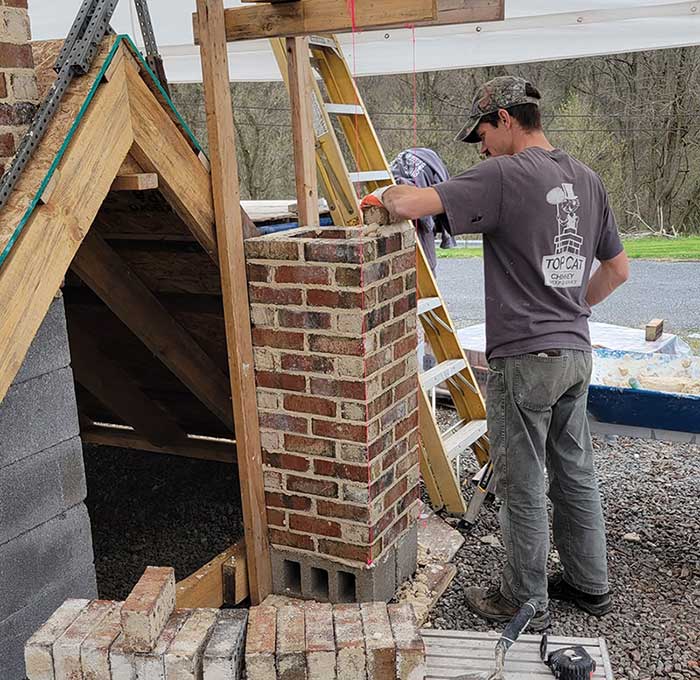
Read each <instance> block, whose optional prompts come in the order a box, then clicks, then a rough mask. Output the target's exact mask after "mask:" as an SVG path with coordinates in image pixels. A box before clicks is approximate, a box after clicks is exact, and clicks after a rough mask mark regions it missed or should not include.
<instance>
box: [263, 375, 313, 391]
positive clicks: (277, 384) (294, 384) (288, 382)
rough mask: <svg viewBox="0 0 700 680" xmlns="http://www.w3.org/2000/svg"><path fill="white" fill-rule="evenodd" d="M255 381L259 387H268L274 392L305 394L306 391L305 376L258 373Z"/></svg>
mask: <svg viewBox="0 0 700 680" xmlns="http://www.w3.org/2000/svg"><path fill="white" fill-rule="evenodd" d="M255 380H256V382H257V384H258V387H267V388H269V389H273V390H289V391H291V392H303V391H304V390H305V389H306V378H305V377H304V376H303V375H291V374H289V373H274V372H273V371H256V373H255Z"/></svg>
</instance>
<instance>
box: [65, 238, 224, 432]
mask: <svg viewBox="0 0 700 680" xmlns="http://www.w3.org/2000/svg"><path fill="white" fill-rule="evenodd" d="M72 269H73V271H74V272H75V273H76V274H77V275H78V276H79V277H80V278H81V279H82V280H83V281H84V282H85V283H86V284H87V285H88V286H89V287H90V288H92V290H93V291H94V292H95V293H96V294H97V295H98V296H99V297H100V298H101V299H102V301H103V302H104V303H105V304H106V305H107V306H108V307H109V308H110V309H111V310H112V311H113V312H114V313H115V314H116V315H117V316H118V317H119V318H120V319H121V320H122V322H123V323H124V324H126V326H128V327H129V329H130V330H131V331H132V332H133V333H134V334H135V335H136V336H137V337H138V338H140V340H141V341H142V342H143V343H144V344H145V345H146V347H148V348H149V349H150V350H151V351H152V352H153V354H155V355H156V357H158V358H159V359H160V360H161V361H162V362H163V364H165V365H166V366H167V367H168V368H169V369H170V370H171V371H172V372H173V373H174V374H175V375H176V376H177V377H178V378H179V379H180V380H181V381H182V383H183V384H184V385H185V387H187V388H188V389H189V390H190V391H191V392H192V393H193V394H194V395H195V396H196V397H197V398H198V399H199V400H200V401H201V402H202V403H203V404H204V405H205V406H206V407H207V408H208V409H209V410H210V411H211V412H212V413H214V414H215V415H216V416H217V417H218V418H219V420H221V422H222V423H224V424H225V425H226V426H227V427H228V428H229V429H231V430H233V418H232V417H231V399H230V392H229V386H228V381H227V380H226V376H225V375H224V374H223V373H222V372H221V371H220V370H219V369H218V367H217V366H216V364H215V363H214V362H213V361H212V359H211V358H210V357H209V356H208V355H207V354H206V353H205V352H204V350H203V349H202V348H201V347H200V346H199V345H198V344H197V343H196V342H195V341H194V340H193V339H192V336H190V335H189V333H187V331H186V330H185V329H184V328H183V327H182V326H181V325H180V324H179V323H178V322H177V321H175V319H173V317H172V316H171V315H170V314H169V313H168V312H167V311H166V309H165V307H163V305H162V304H161V303H160V302H159V301H158V299H157V298H156V297H155V296H154V295H153V293H151V291H150V290H149V289H148V288H147V287H146V286H145V285H144V284H143V283H142V282H141V280H140V279H139V278H138V276H136V274H135V273H134V272H133V271H132V270H131V269H130V268H129V267H128V266H127V264H126V263H125V262H124V260H122V259H121V258H120V257H119V255H117V253H116V252H115V251H114V250H113V249H112V248H110V247H109V246H108V245H107V243H105V241H103V240H102V238H101V237H100V236H99V235H98V234H97V233H96V232H95V231H91V232H90V233H89V234H88V236H87V237H86V238H85V240H84V241H83V245H82V247H81V248H80V250H79V251H78V254H77V255H76V256H75V259H74V260H73V264H72Z"/></svg>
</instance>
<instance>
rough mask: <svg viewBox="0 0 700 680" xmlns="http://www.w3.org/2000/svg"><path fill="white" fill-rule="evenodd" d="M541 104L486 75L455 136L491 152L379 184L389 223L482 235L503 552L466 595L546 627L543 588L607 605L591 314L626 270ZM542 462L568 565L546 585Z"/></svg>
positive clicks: (596, 189)
mask: <svg viewBox="0 0 700 680" xmlns="http://www.w3.org/2000/svg"><path fill="white" fill-rule="evenodd" d="M539 101H540V94H539V92H538V91H537V90H536V89H535V88H534V87H533V86H532V85H531V84H530V83H528V82H526V81H525V80H523V79H522V78H516V77H512V76H503V77H499V78H495V79H493V80H491V81H489V82H487V83H486V84H485V85H483V86H482V87H480V88H479V90H478V91H477V94H476V96H475V98H474V101H473V104H472V109H471V115H470V117H469V120H468V122H467V124H466V125H465V127H464V129H463V130H462V131H461V132H460V133H459V135H458V137H457V139H459V140H461V141H465V142H469V143H475V144H476V143H479V144H480V145H481V147H480V150H481V153H482V154H483V155H484V156H486V157H487V160H484V161H483V162H481V163H478V164H477V165H475V166H473V167H472V168H470V169H469V170H467V171H466V172H465V173H463V174H461V175H459V176H456V177H454V178H453V179H451V180H449V181H447V182H444V183H442V184H438V185H436V186H435V187H431V188H426V189H418V188H415V187H410V186H396V187H389V188H388V189H384V190H379V191H378V192H375V194H374V197H375V200H376V199H379V200H380V201H381V202H382V203H383V205H384V206H385V207H386V208H387V209H388V211H389V213H390V214H391V215H392V221H393V220H394V219H399V218H403V219H416V218H419V217H421V216H423V215H434V214H438V213H441V212H445V213H446V215H447V217H448V219H449V221H450V224H451V226H452V233H454V234H458V233H476V232H480V233H482V234H483V239H484V276H485V288H486V355H487V358H488V360H489V368H490V370H489V379H488V390H487V391H488V394H487V413H488V430H489V438H490V443H491V455H492V459H493V461H494V465H495V468H496V494H497V495H498V496H499V497H500V499H501V500H502V506H501V511H500V521H501V530H502V535H503V543H504V546H505V549H506V556H507V560H506V565H505V568H504V571H503V574H502V578H501V584H500V587H496V588H493V589H485V588H477V587H472V588H469V589H467V592H466V598H467V602H468V604H469V606H470V607H471V608H472V609H473V610H474V611H476V612H477V613H479V614H480V615H481V616H482V617H484V618H486V619H488V620H490V621H494V622H498V623H504V622H506V621H508V620H510V618H511V617H512V616H513V615H514V614H515V613H516V611H517V609H518V607H519V606H521V605H522V604H524V603H525V602H526V601H527V600H529V599H531V598H534V599H535V600H536V601H537V603H538V613H537V615H536V617H535V619H533V622H532V624H531V628H533V629H542V628H544V627H546V626H547V625H548V623H549V614H548V612H547V607H548V595H549V597H552V598H554V599H563V600H567V601H571V602H574V603H575V604H577V605H578V606H579V607H581V608H582V609H584V610H586V611H587V612H589V613H591V614H594V615H598V616H601V615H603V614H605V613H607V612H608V611H609V610H610V608H611V606H612V603H611V598H610V595H609V591H608V572H607V557H606V545H605V527H604V522H603V514H602V508H601V502H600V496H599V493H598V485H597V481H596V476H595V470H594V465H593V453H592V446H591V437H590V432H589V429H588V421H587V418H586V399H587V392H588V384H589V380H590V375H591V343H590V336H589V330H588V316H589V315H590V311H591V306H592V305H595V304H597V303H598V302H601V301H602V300H604V299H605V298H606V297H607V296H608V295H610V293H612V292H613V291H614V290H615V289H616V288H617V287H618V286H619V285H621V284H622V283H623V282H624V281H625V280H626V279H627V277H628V275H629V265H628V261H627V257H626V255H625V253H624V250H623V248H622V244H621V242H620V238H619V236H618V232H617V226H616V223H615V218H614V216H613V214H612V211H611V210H610V206H609V204H608V197H607V194H606V191H605V188H604V187H603V184H602V182H601V180H600V178H599V177H598V175H596V174H595V173H594V172H593V171H592V170H590V169H589V168H588V167H587V166H585V165H584V164H583V163H580V162H579V161H577V160H575V159H574V158H572V157H571V156H569V155H568V154H567V153H565V152H564V151H562V150H560V149H555V148H554V147H553V146H552V145H551V144H550V143H549V141H548V140H547V138H546V137H545V135H544V132H543V130H542V127H541V120H540V111H539V108H538V105H539ZM594 259H597V260H599V261H600V266H599V267H598V269H597V270H596V271H595V272H594V273H593V274H592V275H591V271H592V265H593V260H594ZM545 468H546V469H547V474H548V479H549V489H548V495H549V498H550V499H551V501H552V504H553V506H554V520H553V523H554V540H555V543H556V546H557V548H558V550H559V556H560V559H561V563H562V566H563V573H562V574H560V575H559V576H557V577H555V578H553V579H552V580H551V581H550V582H549V592H548V583H547V572H546V565H547V555H548V553H549V527H548V517H547V507H546V501H545V493H546V492H547V490H546V489H545Z"/></svg>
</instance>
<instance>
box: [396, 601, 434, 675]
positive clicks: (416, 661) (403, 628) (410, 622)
mask: <svg viewBox="0 0 700 680" xmlns="http://www.w3.org/2000/svg"><path fill="white" fill-rule="evenodd" d="M387 612H388V613H389V621H390V623H391V632H392V633H393V635H394V642H395V646H396V677H397V678H423V677H425V674H426V673H425V647H424V644H423V639H422V638H421V636H420V632H419V625H418V621H417V620H416V614H415V610H414V609H413V607H412V606H411V605H410V604H408V603H405V604H390V605H387Z"/></svg>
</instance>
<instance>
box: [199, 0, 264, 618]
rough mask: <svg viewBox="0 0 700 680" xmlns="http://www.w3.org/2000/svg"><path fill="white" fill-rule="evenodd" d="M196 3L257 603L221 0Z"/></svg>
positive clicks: (254, 423)
mask: <svg viewBox="0 0 700 680" xmlns="http://www.w3.org/2000/svg"><path fill="white" fill-rule="evenodd" d="M197 10H198V21H197V24H198V27H199V29H200V31H201V36H202V45H201V50H200V52H201V58H202V76H203V82H204V103H205V109H206V114H207V129H208V132H209V148H210V152H211V153H210V163H211V183H212V192H213V196H214V211H215V214H216V236H217V243H218V247H219V270H220V272H221V291H222V295H223V301H224V319H225V322H226V339H227V343H228V355H229V366H230V378H231V394H232V395H234V398H233V400H232V401H233V412H234V420H235V423H236V441H237V445H238V446H237V448H238V467H239V479H240V484H241V501H242V506H243V524H244V528H245V538H246V546H247V560H248V579H249V587H250V598H251V602H252V604H253V605H257V604H259V603H260V602H262V601H263V600H264V599H265V597H267V595H269V593H270V592H271V590H272V567H271V563H270V547H269V543H268V535H267V514H266V509H265V485H264V481H263V466H262V451H261V444H260V430H259V424H258V411H257V403H256V388H255V373H254V370H253V366H254V361H253V343H252V337H251V329H250V317H249V311H248V310H249V301H248V285H247V279H246V266H245V256H244V252H243V239H244V234H243V225H242V222H241V210H240V186H239V182H238V166H237V163H236V143H235V135H234V126H233V107H232V102H231V89H230V84H229V69H228V54H227V47H226V37H225V34H224V5H223V1H222V0H197Z"/></svg>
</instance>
